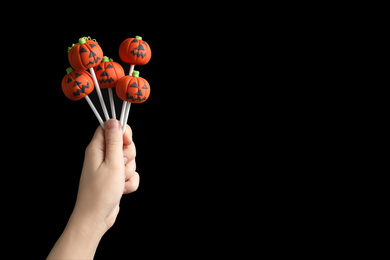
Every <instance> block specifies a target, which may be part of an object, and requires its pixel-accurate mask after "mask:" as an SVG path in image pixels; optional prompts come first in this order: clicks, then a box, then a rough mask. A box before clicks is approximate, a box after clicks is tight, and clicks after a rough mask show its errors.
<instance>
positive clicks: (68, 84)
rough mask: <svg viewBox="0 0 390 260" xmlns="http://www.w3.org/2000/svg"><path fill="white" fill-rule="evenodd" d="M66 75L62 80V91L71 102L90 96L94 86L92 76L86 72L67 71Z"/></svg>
mask: <svg viewBox="0 0 390 260" xmlns="http://www.w3.org/2000/svg"><path fill="white" fill-rule="evenodd" d="M67 72H68V75H66V76H65V77H64V78H63V79H62V84H61V85H62V91H63V92H64V94H65V96H66V97H67V98H69V99H71V100H75V101H76V100H80V99H82V98H84V97H85V96H87V95H88V94H90V93H91V92H92V91H93V89H94V88H95V85H94V83H93V79H92V76H91V75H90V74H89V73H88V72H86V71H77V70H72V69H71V68H68V69H67Z"/></svg>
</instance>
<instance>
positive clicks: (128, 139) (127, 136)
mask: <svg viewBox="0 0 390 260" xmlns="http://www.w3.org/2000/svg"><path fill="white" fill-rule="evenodd" d="M132 142H133V132H132V130H131V128H130V126H129V125H126V131H125V133H124V134H123V145H124V146H126V145H130V144H131V143H132Z"/></svg>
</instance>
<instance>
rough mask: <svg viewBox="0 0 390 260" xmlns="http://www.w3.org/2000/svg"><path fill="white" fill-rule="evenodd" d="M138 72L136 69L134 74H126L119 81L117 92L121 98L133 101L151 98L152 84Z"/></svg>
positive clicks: (139, 101) (143, 100) (137, 101)
mask: <svg viewBox="0 0 390 260" xmlns="http://www.w3.org/2000/svg"><path fill="white" fill-rule="evenodd" d="M138 74H139V72H138V71H134V72H133V76H124V77H123V78H121V79H120V80H119V81H118V83H117V85H116V94H117V95H118V97H119V98H120V99H122V100H124V101H128V102H131V103H143V102H145V101H146V100H147V99H148V98H149V95H150V85H149V83H148V82H147V81H146V79H144V78H141V77H139V76H138Z"/></svg>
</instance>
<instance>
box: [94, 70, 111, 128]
mask: <svg viewBox="0 0 390 260" xmlns="http://www.w3.org/2000/svg"><path fill="white" fill-rule="evenodd" d="M89 71H90V72H91V75H92V78H93V82H94V83H95V89H96V92H97V94H98V97H99V101H100V105H101V106H102V108H103V113H104V117H105V118H106V121H108V120H110V117H109V116H108V112H107V108H106V104H104V99H103V96H102V92H101V91H100V87H99V83H98V81H97V79H96V75H95V71H94V70H93V68H89Z"/></svg>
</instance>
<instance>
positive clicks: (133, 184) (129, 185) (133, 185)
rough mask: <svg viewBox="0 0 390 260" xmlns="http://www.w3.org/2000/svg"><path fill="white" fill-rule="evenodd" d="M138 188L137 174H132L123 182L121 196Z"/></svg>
mask: <svg viewBox="0 0 390 260" xmlns="http://www.w3.org/2000/svg"><path fill="white" fill-rule="evenodd" d="M138 186H139V174H138V172H134V174H133V175H132V176H131V178H130V179H129V180H127V181H126V182H125V188H124V190H123V194H129V193H132V192H134V191H136V190H137V189H138Z"/></svg>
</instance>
